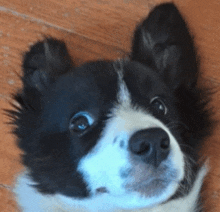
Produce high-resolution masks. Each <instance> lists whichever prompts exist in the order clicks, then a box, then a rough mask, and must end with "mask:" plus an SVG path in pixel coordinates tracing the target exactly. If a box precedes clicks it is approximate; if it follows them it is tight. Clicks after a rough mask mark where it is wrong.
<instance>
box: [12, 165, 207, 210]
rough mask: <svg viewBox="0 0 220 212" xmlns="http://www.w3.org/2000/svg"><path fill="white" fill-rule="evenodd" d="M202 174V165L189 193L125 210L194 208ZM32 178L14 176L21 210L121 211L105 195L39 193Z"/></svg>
mask: <svg viewBox="0 0 220 212" xmlns="http://www.w3.org/2000/svg"><path fill="white" fill-rule="evenodd" d="M205 175H206V167H205V166H203V167H202V168H201V170H200V171H199V173H198V176H197V179H196V181H195V183H194V186H193V188H192V190H191V192H190V194H189V195H187V196H186V197H184V198H180V199H177V200H173V201H169V202H168V203H166V204H163V205H159V206H158V207H155V208H148V209H147V208H145V209H139V210H128V211H130V212H131V211H134V212H196V211H195V210H194V208H195V205H196V201H197V198H198V195H199V192H200V189H201V186H202V183H203V179H204V177H205ZM32 184H34V182H33V181H32V180H31V179H30V178H29V177H28V176H27V172H24V173H23V174H21V175H20V176H19V178H18V180H17V184H16V186H15V189H14V192H15V194H16V199H17V201H18V202H19V204H20V208H21V211H22V212H73V211H74V212H84V211H85V212H122V211H124V210H122V209H119V208H114V209H113V208H112V206H111V199H110V198H109V199H105V195H99V196H96V197H95V198H93V199H87V200H77V199H73V198H68V197H66V196H62V195H51V196H50V195H42V194H40V193H39V192H37V191H36V189H34V188H33V187H31V186H29V185H32Z"/></svg>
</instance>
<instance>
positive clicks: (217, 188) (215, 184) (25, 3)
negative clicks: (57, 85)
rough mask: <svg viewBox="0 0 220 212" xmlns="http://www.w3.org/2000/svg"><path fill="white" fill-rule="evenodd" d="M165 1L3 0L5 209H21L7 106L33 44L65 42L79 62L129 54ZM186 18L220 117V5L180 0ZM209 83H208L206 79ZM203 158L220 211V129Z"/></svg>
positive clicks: (211, 202) (0, 102)
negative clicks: (137, 31)
mask: <svg viewBox="0 0 220 212" xmlns="http://www.w3.org/2000/svg"><path fill="white" fill-rule="evenodd" d="M160 2H165V1H164V0H0V73H1V74H0V110H1V112H0V211H2V212H14V211H17V209H16V204H15V202H14V201H13V197H12V196H11V194H10V190H11V189H12V187H13V181H14V177H15V176H16V174H17V173H18V172H19V171H20V170H21V169H22V166H21V165H20V163H19V154H20V151H19V150H18V149H17V147H16V145H15V138H14V137H13V136H12V135H11V134H10V133H9V132H10V127H9V126H7V125H6V124H5V122H7V121H8V120H7V117H5V116H4V115H3V113H2V109H3V108H9V107H10V106H9V104H8V101H9V100H10V93H11V92H12V91H14V90H15V89H16V88H18V87H20V86H21V84H20V82H19V80H18V76H17V73H18V74H19V73H21V72H20V71H21V68H20V66H21V58H22V55H23V53H24V52H25V51H26V50H28V47H29V45H31V44H32V43H34V42H35V41H37V40H39V39H42V38H43V36H44V35H51V36H54V37H56V38H62V39H63V40H65V41H66V43H67V46H68V48H69V51H70V52H71V55H72V56H73V58H74V61H75V63H76V64H81V63H83V62H85V61H89V60H95V59H116V58H118V57H123V56H125V55H126V54H127V53H128V52H129V50H130V45H131V37H132V31H133V29H134V27H135V25H136V23H138V22H139V21H140V20H141V19H143V18H144V17H145V16H146V15H147V14H148V12H149V9H151V8H152V7H154V6H155V5H156V4H158V3H160ZM174 2H175V3H176V4H177V6H178V7H179V9H180V11H181V12H182V14H184V16H185V18H186V20H187V22H188V24H189V26H190V29H191V31H192V33H193V34H194V36H195V42H196V44H197V47H198V51H199V54H200V58H201V63H202V71H203V76H204V78H205V80H206V82H208V83H210V84H212V85H214V86H215V87H216V91H217V92H216V94H215V95H214V98H213V103H212V105H213V106H214V108H215V111H216V119H218V120H219V119H220V110H219V109H220V106H219V105H220V2H219V1H218V0H209V1H207V0H175V1H174ZM202 83H203V81H202ZM203 152H204V153H203V154H206V155H208V156H209V157H210V174H209V175H208V177H207V179H206V183H205V186H204V189H203V190H204V192H203V194H204V195H203V197H204V200H205V202H206V204H205V205H206V211H208V212H212V211H213V212H214V211H215V212H217V211H220V127H219V126H217V127H216V130H215V132H214V134H213V136H212V137H211V138H210V139H208V140H207V142H206V144H205V147H204V150H203Z"/></svg>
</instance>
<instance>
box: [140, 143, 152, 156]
mask: <svg viewBox="0 0 220 212" xmlns="http://www.w3.org/2000/svg"><path fill="white" fill-rule="evenodd" d="M150 152H151V145H150V143H145V142H142V143H141V144H140V146H139V148H138V150H137V154H139V155H141V154H150Z"/></svg>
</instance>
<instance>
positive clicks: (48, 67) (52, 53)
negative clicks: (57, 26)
mask: <svg viewBox="0 0 220 212" xmlns="http://www.w3.org/2000/svg"><path fill="white" fill-rule="evenodd" d="M72 66H73V65H72V60H71V58H70V55H69V54H68V51H67V48H66V45H65V43H64V42H62V41H59V40H56V39H53V38H47V39H45V40H44V41H41V42H38V43H36V44H35V45H34V46H32V47H31V49H30V51H29V52H27V53H26V54H25V56H24V62H23V84H24V90H26V89H28V88H31V89H36V90H38V91H40V92H41V91H43V90H44V89H45V88H46V87H47V86H48V85H49V84H50V83H51V82H52V81H53V80H55V79H56V77H57V76H59V75H61V74H64V73H65V72H67V71H68V70H69V69H70V68H71V67H72Z"/></svg>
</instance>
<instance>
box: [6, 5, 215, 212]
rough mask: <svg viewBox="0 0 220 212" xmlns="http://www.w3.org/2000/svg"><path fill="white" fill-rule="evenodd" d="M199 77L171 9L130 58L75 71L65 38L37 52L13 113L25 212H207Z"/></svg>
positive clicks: (144, 27) (151, 25)
mask: <svg viewBox="0 0 220 212" xmlns="http://www.w3.org/2000/svg"><path fill="white" fill-rule="evenodd" d="M199 75H200V74H199V64H198V59H197V56H196V51H195V47H194V44H193V39H192V37H191V35H190V32H189V30H188V27H187V25H186V23H185V21H184V20H183V18H182V16H181V15H180V13H179V11H178V10H177V8H176V7H175V6H174V5H173V4H172V3H166V4H161V5H159V6H156V7H155V8H154V9H153V10H152V11H151V12H150V14H149V16H148V17H147V18H146V19H145V20H144V21H143V22H142V23H141V24H140V25H139V26H137V28H136V30H135V32H134V38H133V45H132V50H131V53H130V57H129V59H120V60H117V61H95V62H89V63H85V64H84V65H82V66H79V67H76V66H74V64H73V62H72V60H71V57H70V55H69V54H68V51H67V48H66V46H65V44H64V42H63V41H60V40H57V39H54V38H45V40H44V41H40V42H37V43H36V44H35V45H33V46H32V47H31V49H30V51H29V52H27V53H26V54H25V56H24V59H23V76H22V82H23V88H22V89H21V90H20V91H18V92H17V93H16V94H15V95H14V99H15V100H16V101H17V102H18V104H19V106H16V105H14V107H15V109H14V110H13V111H10V112H9V113H10V116H11V117H12V118H13V124H14V125H15V129H14V133H15V134H16V136H17V138H18V146H19V147H20V148H21V149H22V150H23V155H22V162H23V164H24V165H25V167H26V169H25V171H24V172H23V173H22V174H21V175H20V176H19V177H18V179H17V183H16V186H15V190H14V191H15V193H16V199H17V202H18V204H19V206H20V209H21V211H24V212H55V211H56V212H61V211H62V212H63V211H65V212H70V211H89V212H97V211H110V212H113V211H132V210H134V211H137V210H141V211H145V212H165V211H169V212H177V211H178V212H198V211H202V205H201V197H200V191H201V187H202V184H203V179H204V177H205V175H206V172H207V171H206V165H205V164H206V163H205V160H204V159H203V160H200V157H199V151H200V148H201V146H202V142H203V141H204V139H205V138H206V137H207V136H208V135H209V134H210V131H211V123H212V121H211V118H210V112H209V109H208V107H207V103H209V96H208V94H207V92H206V89H205V88H201V87H200V86H199V85H198V77H199ZM201 161H202V162H201Z"/></svg>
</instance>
